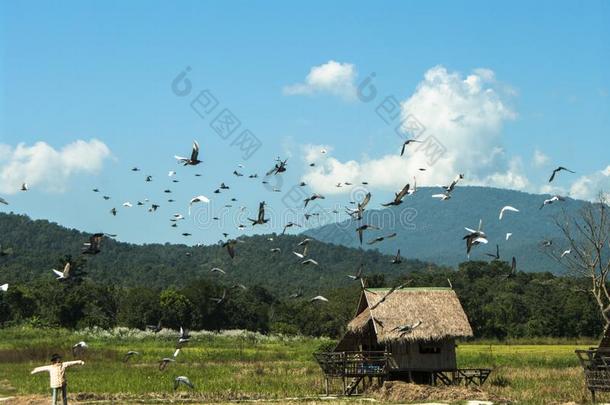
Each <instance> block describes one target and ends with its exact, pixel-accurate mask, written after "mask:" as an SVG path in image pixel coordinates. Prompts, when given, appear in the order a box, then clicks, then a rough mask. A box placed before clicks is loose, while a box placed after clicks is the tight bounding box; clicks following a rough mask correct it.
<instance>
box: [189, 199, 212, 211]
mask: <svg viewBox="0 0 610 405" xmlns="http://www.w3.org/2000/svg"><path fill="white" fill-rule="evenodd" d="M198 202H202V203H206V204H207V203H209V202H210V199H209V198H208V197H206V196H204V195H198V196H196V197H193V198H191V201H190V202H189V215H191V207H192V205H193V204H195V203H198Z"/></svg>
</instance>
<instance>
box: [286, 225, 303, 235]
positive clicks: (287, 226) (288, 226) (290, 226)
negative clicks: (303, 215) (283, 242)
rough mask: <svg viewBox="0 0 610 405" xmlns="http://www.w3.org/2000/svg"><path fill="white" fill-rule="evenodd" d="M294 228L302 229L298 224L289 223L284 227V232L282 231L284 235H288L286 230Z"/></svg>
mask: <svg viewBox="0 0 610 405" xmlns="http://www.w3.org/2000/svg"><path fill="white" fill-rule="evenodd" d="M293 226H297V227H299V228H300V227H301V225H299V224H296V223H294V222H288V223H287V224H286V225H284V230H283V231H282V235H283V234H285V233H286V229H287V228H292V227H293Z"/></svg>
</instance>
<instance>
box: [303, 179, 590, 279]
mask: <svg viewBox="0 0 610 405" xmlns="http://www.w3.org/2000/svg"><path fill="white" fill-rule="evenodd" d="M439 192H440V191H439V189H438V188H429V187H422V188H420V189H418V190H417V192H416V193H415V194H412V195H410V196H407V197H406V198H405V199H404V202H403V203H402V204H401V205H399V206H394V207H390V208H383V209H372V207H373V206H375V205H376V206H379V205H378V204H380V203H385V202H387V201H375V199H374V195H373V198H372V199H371V202H370V203H369V205H368V207H367V208H368V209H367V210H366V211H365V212H364V217H363V220H362V223H366V224H371V225H375V226H377V227H379V228H381V229H380V230H370V231H366V232H365V236H364V243H363V244H362V245H361V244H360V242H359V240H358V237H357V233H356V231H355V230H356V227H357V226H358V225H359V221H356V220H345V221H342V222H339V223H336V224H328V225H324V226H321V227H318V228H314V229H310V230H307V231H305V232H304V234H305V235H307V236H310V237H313V238H316V239H318V240H320V241H323V242H327V243H331V244H337V245H342V246H348V247H353V248H360V247H362V248H363V249H367V250H373V249H374V250H378V251H379V252H381V253H386V254H395V253H396V251H397V250H398V249H400V250H401V254H402V255H403V256H404V257H406V258H410V259H418V260H421V261H425V262H431V263H436V264H439V265H447V266H457V265H458V264H459V263H461V262H464V261H467V260H469V258H468V257H467V255H466V246H465V241H464V240H463V239H462V238H463V236H464V235H465V234H466V233H467V232H466V230H465V229H464V228H465V227H469V228H472V229H477V227H478V225H479V220H482V224H483V228H482V229H483V230H484V231H485V232H486V233H487V236H488V239H489V243H488V244H487V245H480V246H477V247H475V248H474V249H473V251H472V253H471V255H470V259H471V260H489V259H490V257H488V256H487V255H486V254H485V253H490V254H495V253H496V245H498V246H499V251H500V257H501V258H502V259H503V260H505V261H510V260H511V258H512V257H513V256H514V257H515V258H516V259H517V262H518V263H519V270H521V271H528V272H542V271H550V272H553V273H555V274H561V272H562V271H563V269H562V266H560V265H558V263H557V262H556V261H555V260H554V259H552V258H550V257H549V256H548V255H547V253H546V252H545V251H544V250H545V249H544V248H543V247H542V243H541V242H542V241H545V240H547V241H548V240H550V241H552V242H553V245H552V246H551V247H550V249H555V250H556V251H559V252H562V251H563V250H564V248H566V246H565V242H564V241H563V239H562V236H561V234H560V230H559V228H558V227H557V225H556V223H555V221H556V220H557V219H561V218H562V217H563V215H568V216H577V215H578V214H579V211H580V210H581V209H582V208H583V207H584V206H585V205H586V204H588V202H585V201H580V200H574V199H571V198H567V197H566V198H565V201H559V202H555V203H553V204H549V205H546V206H544V207H543V208H541V206H542V203H543V201H544V200H545V199H548V198H550V197H551V196H550V195H540V194H528V193H524V192H519V191H513V190H506V189H497V188H490V187H467V186H464V187H459V186H458V187H457V188H456V189H455V190H454V192H453V193H452V198H451V199H449V200H446V201H439V200H438V199H436V198H432V197H431V195H432V194H435V193H439ZM506 205H510V206H513V207H515V208H517V209H519V212H505V214H504V216H503V219H502V220H500V219H499V213H500V210H501V208H502V207H504V206H506ZM393 232H396V233H397V236H395V237H394V238H390V239H387V240H384V241H382V242H380V243H376V244H372V245H369V244H368V243H367V242H369V241H371V240H372V239H374V238H375V237H377V236H383V235H388V234H391V233H393ZM507 233H512V236H511V237H510V238H509V239H508V240H506V234H507Z"/></svg>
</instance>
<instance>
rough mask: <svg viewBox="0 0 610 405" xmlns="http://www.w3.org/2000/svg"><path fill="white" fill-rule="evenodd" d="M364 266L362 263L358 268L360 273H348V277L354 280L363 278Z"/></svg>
mask: <svg viewBox="0 0 610 405" xmlns="http://www.w3.org/2000/svg"><path fill="white" fill-rule="evenodd" d="M363 268H364V266H363V265H360V267H359V268H358V273H356V275H353V276H352V275H351V274H348V275H347V277H348V278H350V279H352V280H354V281H357V280H360V279H361V278H362V270H363Z"/></svg>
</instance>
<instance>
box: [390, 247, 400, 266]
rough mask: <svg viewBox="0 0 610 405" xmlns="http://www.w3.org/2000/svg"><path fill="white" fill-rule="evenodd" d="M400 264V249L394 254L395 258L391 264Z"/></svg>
mask: <svg viewBox="0 0 610 405" xmlns="http://www.w3.org/2000/svg"><path fill="white" fill-rule="evenodd" d="M400 263H402V258H401V257H400V249H398V252H396V256H394V258H393V259H392V264H400Z"/></svg>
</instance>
